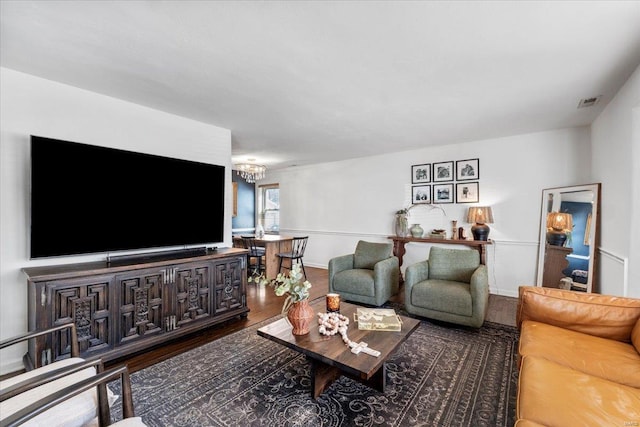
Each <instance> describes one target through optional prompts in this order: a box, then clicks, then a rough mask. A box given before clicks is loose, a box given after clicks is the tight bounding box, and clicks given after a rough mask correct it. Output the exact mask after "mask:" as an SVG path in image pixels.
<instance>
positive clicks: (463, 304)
mask: <svg viewBox="0 0 640 427" xmlns="http://www.w3.org/2000/svg"><path fill="white" fill-rule="evenodd" d="M411 303H412V304H413V305H416V306H419V307H422V308H426V309H428V310H435V311H442V312H445V313H454V314H458V315H460V316H471V315H473V301H472V300H471V292H469V285H468V284H466V283H462V282H453V281H451V280H427V281H425V282H423V284H422V285H421V286H415V287H414V288H413V290H412V292H411Z"/></svg>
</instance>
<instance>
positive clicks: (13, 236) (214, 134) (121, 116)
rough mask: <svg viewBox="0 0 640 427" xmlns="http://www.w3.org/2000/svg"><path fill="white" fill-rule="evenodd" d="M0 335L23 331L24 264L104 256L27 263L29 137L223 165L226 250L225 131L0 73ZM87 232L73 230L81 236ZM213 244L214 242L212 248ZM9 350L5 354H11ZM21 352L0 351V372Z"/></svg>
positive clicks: (228, 207)
mask: <svg viewBox="0 0 640 427" xmlns="http://www.w3.org/2000/svg"><path fill="white" fill-rule="evenodd" d="M0 87H1V88H2V90H1V93H0V111H1V112H2V114H1V115H0V166H1V168H0V169H1V173H2V176H1V180H0V205H1V208H0V209H1V211H0V226H1V235H2V238H0V245H1V246H0V247H1V249H2V250H1V252H0V337H1V338H2V339H5V338H8V337H11V336H14V335H17V334H20V333H23V332H25V331H26V330H27V286H26V279H25V277H24V276H23V275H22V273H21V269H22V268H24V267H27V266H35V265H51V264H59V263H70V262H83V261H94V260H103V259H105V254H99V255H89V256H82V257H63V258H56V259H47V260H39V261H30V260H29V248H28V247H27V242H28V240H29V232H28V226H29V173H30V169H29V163H30V160H29V159H30V157H29V156H30V154H29V141H30V139H29V136H30V135H31V134H34V135H40V136H45V137H50V138H57V139H64V140H70V141H76V142H83V143H88V144H94V145H101V146H109V147H115V148H122V149H127V150H132V151H139V152H144V153H151V154H157V155H162V156H167V157H176V158H182V159H186V160H197V161H201V162H208V163H213V164H219V165H222V166H225V167H226V172H227V177H226V179H227V199H226V215H225V217H226V218H227V219H228V221H226V223H225V242H224V243H223V244H224V245H226V246H231V209H232V193H231V184H230V181H231V180H230V173H231V133H230V131H229V130H227V129H222V128H218V127H215V126H210V125H206V124H203V123H200V122H196V121H193V120H188V119H185V118H182V117H178V116H174V115H171V114H167V113H163V112H160V111H156V110H152V109H149V108H145V107H142V106H139V105H135V104H131V103H128V102H125V101H121V100H118V99H115V98H110V97H107V96H103V95H99V94H96V93H93V92H88V91H84V90H80V89H77V88H74V87H71V86H66V85H63V84H59V83H55V82H52V81H49V80H44V79H40V78H36V77H33V76H30V75H27V74H23V73H19V72H16V71H13V70H9V69H5V68H2V69H0ZM86 231H87V230H77V232H86ZM212 243H214V242H212ZM9 350H13V351H12V352H11V351H9ZM23 353H24V349H18V348H16V349H8V350H6V351H5V350H3V352H2V359H1V360H0V371H1V372H5V371H7V370H11V369H13V368H15V367H17V366H20V365H21V362H20V359H21V358H22V354H23Z"/></svg>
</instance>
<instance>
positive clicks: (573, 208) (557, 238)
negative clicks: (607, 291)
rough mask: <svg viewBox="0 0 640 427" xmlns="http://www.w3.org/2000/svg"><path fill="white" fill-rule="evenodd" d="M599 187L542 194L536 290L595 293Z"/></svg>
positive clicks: (551, 190) (590, 185)
mask: <svg viewBox="0 0 640 427" xmlns="http://www.w3.org/2000/svg"><path fill="white" fill-rule="evenodd" d="M599 215H600V184H599V183H597V184H588V185H577V186H573V187H558V188H547V189H544V190H542V209H541V215H540V241H539V242H540V244H539V252H538V277H537V286H544V287H549V288H561V289H571V290H574V291H583V292H596V291H597V287H596V268H597V247H598V242H599V230H598V228H599V226H598V225H599Z"/></svg>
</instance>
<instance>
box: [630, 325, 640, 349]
mask: <svg viewBox="0 0 640 427" xmlns="http://www.w3.org/2000/svg"><path fill="white" fill-rule="evenodd" d="M631 342H632V343H633V346H634V347H635V348H636V351H637V352H638V353H640V318H638V321H637V322H636V326H634V327H633V330H632V331H631Z"/></svg>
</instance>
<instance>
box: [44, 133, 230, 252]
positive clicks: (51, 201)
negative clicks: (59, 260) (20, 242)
mask: <svg viewBox="0 0 640 427" xmlns="http://www.w3.org/2000/svg"><path fill="white" fill-rule="evenodd" d="M224 199H225V168H224V166H219V165H212V164H207V163H199V162H193V161H186V160H179V159H172V158H168V157H161V156H155V155H150V154H142V153H135V152H131V151H125V150H117V149H113V148H105V147H98V146H93V145H87V144H80V143H75V142H69V141H61V140H56V139H50V138H43V137H38V136H31V258H42V257H52V256H62V255H75V254H87V253H97V252H112V251H123V250H135V249H143V248H159V247H170V246H189V247H190V246H191V245H206V244H208V243H217V242H222V241H223V235H224Z"/></svg>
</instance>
